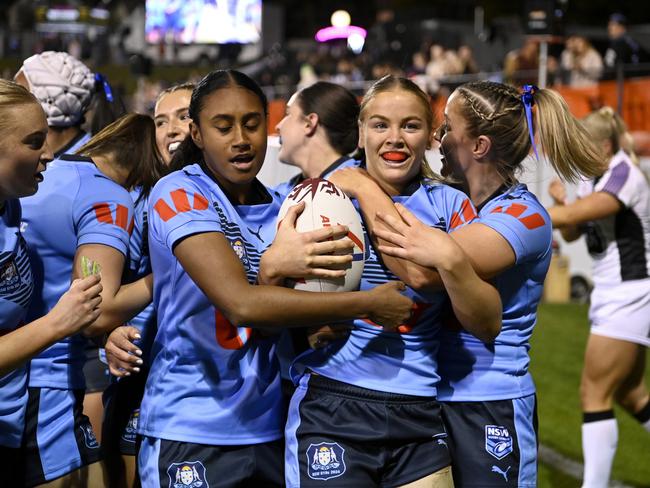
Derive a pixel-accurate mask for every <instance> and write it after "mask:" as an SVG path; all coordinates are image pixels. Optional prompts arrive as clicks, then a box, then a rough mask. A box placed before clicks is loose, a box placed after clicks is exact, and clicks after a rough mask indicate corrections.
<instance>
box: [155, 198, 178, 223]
mask: <svg viewBox="0 0 650 488" xmlns="http://www.w3.org/2000/svg"><path fill="white" fill-rule="evenodd" d="M153 208H154V210H155V211H156V212H157V213H158V215H160V218H161V219H163V222H167V221H168V220H169V219H171V218H172V217H174V216H175V215H177V214H176V212H174V211H173V210H172V208H171V207H170V206H169V205H167V202H166V201H165V200H163V199H162V198H161V199H160V200H158V201H157V202H156V204H155V205H154V206H153Z"/></svg>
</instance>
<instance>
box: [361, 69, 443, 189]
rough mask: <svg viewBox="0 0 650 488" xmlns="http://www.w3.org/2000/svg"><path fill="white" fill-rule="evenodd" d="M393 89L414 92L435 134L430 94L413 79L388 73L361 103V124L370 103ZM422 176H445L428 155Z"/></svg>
mask: <svg viewBox="0 0 650 488" xmlns="http://www.w3.org/2000/svg"><path fill="white" fill-rule="evenodd" d="M393 90H404V91H406V92H409V93H412V94H413V95H415V96H416V97H417V98H418V99H419V100H420V104H421V105H422V107H423V108H424V114H425V122H426V124H427V129H428V131H429V133H430V134H433V129H434V127H433V124H434V116H433V108H432V107H431V99H430V98H429V95H427V94H426V93H424V92H423V91H422V90H421V89H420V87H419V86H417V85H416V84H415V83H413V82H412V81H411V80H409V79H407V78H401V77H398V76H393V75H386V76H384V77H383V78H380V79H379V80H377V81H376V82H375V83H374V84H373V85H372V86H371V87H370V88H369V89H368V91H367V92H366V94H365V95H364V96H363V99H362V100H361V103H360V105H359V125H361V124H362V123H363V121H364V116H365V112H366V108H367V107H368V104H369V103H370V102H371V101H372V100H373V99H374V98H375V97H376V96H377V95H379V94H380V93H384V92H388V91H393ZM420 176H421V177H422V179H425V180H432V181H443V178H442V177H441V176H440V175H438V174H436V173H435V172H434V171H433V170H432V169H431V166H429V162H428V161H427V158H426V156H425V157H424V159H423V161H422V166H421V169H420Z"/></svg>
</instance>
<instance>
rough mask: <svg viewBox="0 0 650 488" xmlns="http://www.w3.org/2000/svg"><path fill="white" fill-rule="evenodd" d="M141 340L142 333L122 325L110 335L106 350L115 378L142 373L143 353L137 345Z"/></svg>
mask: <svg viewBox="0 0 650 488" xmlns="http://www.w3.org/2000/svg"><path fill="white" fill-rule="evenodd" d="M139 339H140V332H139V331H138V329H136V328H135V327H132V326H130V325H122V326H121V327H118V328H117V329H115V330H113V332H111V333H110V335H109V336H108V339H107V340H106V346H105V349H106V360H107V361H108V369H109V371H110V372H111V374H112V375H113V376H117V377H118V378H120V377H122V376H130V375H131V373H139V372H140V366H141V365H142V363H143V361H142V359H141V358H140V356H142V351H141V350H140V347H139V346H138V345H137V344H136V343H135V342H136V341H137V340H139Z"/></svg>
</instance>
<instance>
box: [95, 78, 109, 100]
mask: <svg viewBox="0 0 650 488" xmlns="http://www.w3.org/2000/svg"><path fill="white" fill-rule="evenodd" d="M95 81H98V82H100V83H101V84H102V85H103V86H104V94H105V95H106V100H108V101H109V102H112V101H113V90H111V85H109V84H108V80H107V79H106V77H105V76H104V75H102V74H100V73H95Z"/></svg>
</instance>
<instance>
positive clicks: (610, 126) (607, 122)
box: [582, 107, 639, 165]
mask: <svg viewBox="0 0 650 488" xmlns="http://www.w3.org/2000/svg"><path fill="white" fill-rule="evenodd" d="M582 123H583V124H584V126H585V128H586V129H587V132H589V134H590V135H591V138H592V139H593V140H594V142H597V143H601V142H604V141H610V142H611V143H612V152H613V153H617V152H618V151H619V150H621V149H622V150H623V151H625V153H626V154H627V155H628V156H629V157H630V159H631V160H632V161H633V162H634V164H636V165H638V164H639V158H638V157H637V155H636V153H635V152H634V141H633V139H632V135H631V134H630V133H629V132H628V130H627V126H626V125H625V122H623V119H622V118H621V116H620V115H618V114H617V113H616V112H615V111H614V109H613V108H612V107H602V108H600V109H598V110H596V111H594V112H591V113H590V114H589V115H587V116H586V117H585V118H583V119H582Z"/></svg>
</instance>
